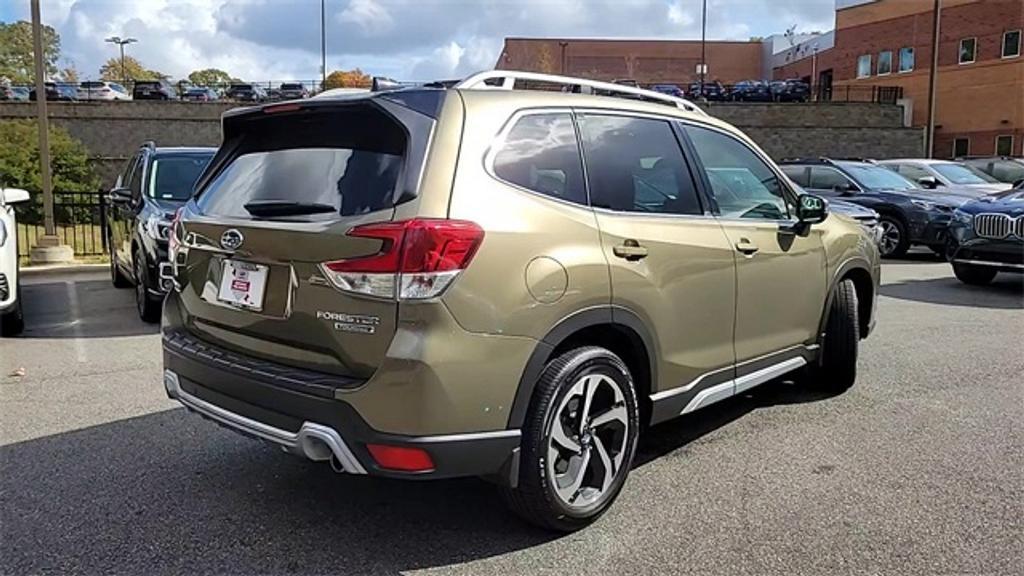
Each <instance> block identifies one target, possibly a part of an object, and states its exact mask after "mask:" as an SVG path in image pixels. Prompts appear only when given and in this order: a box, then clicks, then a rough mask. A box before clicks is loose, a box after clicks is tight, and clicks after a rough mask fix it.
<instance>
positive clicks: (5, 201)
mask: <svg viewBox="0 0 1024 576" xmlns="http://www.w3.org/2000/svg"><path fill="white" fill-rule="evenodd" d="M26 200H28V192H26V191H24V190H21V189H19V188H0V333H2V334H3V335H4V336H16V335H18V334H20V333H21V331H22V330H23V329H24V328H25V318H24V316H23V315H22V312H21V291H20V290H19V288H18V231H17V230H18V228H17V225H16V223H15V220H14V206H13V204H14V203H16V202H25V201H26Z"/></svg>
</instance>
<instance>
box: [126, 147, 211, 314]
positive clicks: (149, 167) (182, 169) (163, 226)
mask: <svg viewBox="0 0 1024 576" xmlns="http://www.w3.org/2000/svg"><path fill="white" fill-rule="evenodd" d="M216 151H217V149H216V148H157V147H156V145H155V144H154V143H153V142H147V143H145V144H143V145H142V146H141V147H140V148H139V151H138V152H137V153H136V154H135V156H133V157H132V159H131V160H129V161H128V163H127V164H126V165H125V167H124V170H123V171H122V172H121V174H119V175H118V177H117V183H116V184H114V188H113V189H111V190H110V193H109V196H108V198H109V200H110V213H109V214H110V218H109V221H110V233H109V234H110V236H109V238H108V240H109V241H108V243H107V245H108V246H110V279H111V281H112V282H113V283H114V286H116V287H118V288H127V287H129V286H133V285H134V286H135V302H136V305H137V306H138V309H139V316H140V317H142V319H143V320H145V321H146V322H158V321H159V320H160V305H161V304H162V303H163V296H164V286H162V284H161V282H160V278H159V268H160V263H161V262H165V261H166V260H167V239H168V237H169V232H170V227H171V219H172V218H173V217H174V212H175V210H177V209H178V208H179V207H181V205H182V204H184V203H185V202H186V201H188V199H189V198H191V197H192V185H193V184H195V182H196V180H197V179H198V178H199V175H200V174H202V172H203V170H204V169H205V168H206V165H207V164H209V163H210V159H211V158H213V154H214V152H216Z"/></svg>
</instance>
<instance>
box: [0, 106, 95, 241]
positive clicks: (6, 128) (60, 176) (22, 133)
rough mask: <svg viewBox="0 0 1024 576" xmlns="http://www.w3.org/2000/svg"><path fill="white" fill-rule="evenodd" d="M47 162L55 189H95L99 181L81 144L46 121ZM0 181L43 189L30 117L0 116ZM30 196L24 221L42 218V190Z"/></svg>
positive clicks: (35, 130)
mask: <svg viewBox="0 0 1024 576" xmlns="http://www.w3.org/2000/svg"><path fill="white" fill-rule="evenodd" d="M50 166H51V172H52V174H53V189H54V191H56V192H95V191H96V190H98V189H99V184H100V181H99V178H98V177H97V176H96V174H95V173H94V172H93V170H92V167H91V166H90V164H89V153H88V151H87V150H86V148H85V146H84V145H83V144H82V143H81V142H79V141H78V140H75V139H74V138H72V137H71V135H70V134H68V133H67V131H66V130H64V129H63V128H61V127H59V126H53V125H50ZM0 184H2V185H3V186H9V187H13V188H24V189H25V190H28V191H30V192H40V191H41V190H42V189H43V182H42V173H41V171H40V167H39V127H38V125H37V124H36V122H35V121H34V120H0ZM32 196H33V206H32V208H31V209H29V210H27V211H26V213H25V216H27V218H26V219H25V222H26V223H34V222H35V221H37V220H41V218H42V194H33V195H32ZM20 216H21V214H20V213H19V217H20ZM58 218H60V215H58Z"/></svg>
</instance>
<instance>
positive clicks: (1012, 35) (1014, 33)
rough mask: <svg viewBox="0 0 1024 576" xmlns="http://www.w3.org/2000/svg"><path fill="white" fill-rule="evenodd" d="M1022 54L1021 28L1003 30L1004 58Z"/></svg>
mask: <svg viewBox="0 0 1024 576" xmlns="http://www.w3.org/2000/svg"><path fill="white" fill-rule="evenodd" d="M1017 56H1020V30H1010V31H1009V32H1003V58H1016V57H1017Z"/></svg>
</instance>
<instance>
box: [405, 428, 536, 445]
mask: <svg viewBox="0 0 1024 576" xmlns="http://www.w3.org/2000/svg"><path fill="white" fill-rule="evenodd" d="M520 436H522V432H520V431H519V430H494V431H492V432H467V433H465V434H440V435H436V436H415V437H412V438H405V439H404V441H405V442H410V441H411V442H413V443H419V442H423V443H431V444H432V443H435V442H472V441H474V440H494V439H498V438H519V437H520Z"/></svg>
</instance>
